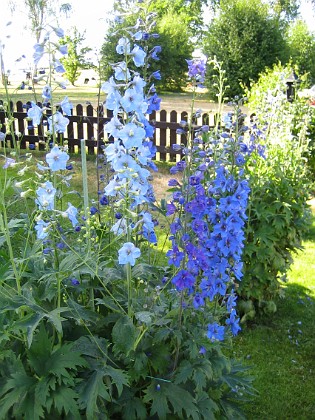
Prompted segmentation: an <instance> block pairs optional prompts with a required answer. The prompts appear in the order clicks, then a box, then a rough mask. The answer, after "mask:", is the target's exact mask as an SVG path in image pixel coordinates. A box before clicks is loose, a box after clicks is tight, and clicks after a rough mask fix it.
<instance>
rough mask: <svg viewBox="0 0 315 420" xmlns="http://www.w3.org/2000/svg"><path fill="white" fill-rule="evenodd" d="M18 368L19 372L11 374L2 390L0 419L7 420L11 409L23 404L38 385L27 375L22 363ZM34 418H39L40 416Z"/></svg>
mask: <svg viewBox="0 0 315 420" xmlns="http://www.w3.org/2000/svg"><path fill="white" fill-rule="evenodd" d="M16 366H17V367H18V369H19V370H18V371H17V372H15V373H12V374H11V377H10V378H9V379H8V380H7V381H6V383H5V385H4V386H3V388H2V389H1V390H0V396H1V400H0V419H7V418H8V411H9V410H10V409H11V407H13V406H14V405H15V404H21V403H22V402H23V401H24V399H25V398H27V396H29V395H30V390H31V389H32V387H33V386H34V385H35V384H36V379H35V378H32V377H30V376H28V375H27V374H26V372H25V370H24V368H23V365H22V363H19V364H18V365H16ZM39 411H41V410H40V408H39ZM39 414H40V413H39ZM34 418H39V415H38V416H37V417H34Z"/></svg>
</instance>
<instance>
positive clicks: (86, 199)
mask: <svg viewBox="0 0 315 420" xmlns="http://www.w3.org/2000/svg"><path fill="white" fill-rule="evenodd" d="M81 164H82V184H83V203H84V215H85V218H86V219H87V218H88V207H89V190H88V181H87V166H86V150H85V140H84V139H81Z"/></svg>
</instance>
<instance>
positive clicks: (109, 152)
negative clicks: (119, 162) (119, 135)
mask: <svg viewBox="0 0 315 420" xmlns="http://www.w3.org/2000/svg"><path fill="white" fill-rule="evenodd" d="M125 153H126V152H125V148H124V147H123V146H122V145H121V144H120V141H118V140H114V143H111V144H109V145H108V146H107V147H106V149H105V155H106V158H107V161H108V162H112V161H113V160H115V159H120V158H121V157H122V156H123V155H124V154H125Z"/></svg>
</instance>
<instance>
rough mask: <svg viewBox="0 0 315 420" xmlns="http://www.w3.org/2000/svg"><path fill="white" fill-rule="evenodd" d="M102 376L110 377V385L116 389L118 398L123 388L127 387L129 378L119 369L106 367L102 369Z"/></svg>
mask: <svg viewBox="0 0 315 420" xmlns="http://www.w3.org/2000/svg"><path fill="white" fill-rule="evenodd" d="M103 374H104V376H110V377H111V383H112V385H113V386H115V387H116V388H117V392H118V396H120V395H121V393H122V391H123V388H124V386H128V385H129V378H128V376H127V374H126V373H125V372H124V371H123V370H121V369H116V368H113V367H112V366H108V365H107V366H105V367H104V369H103Z"/></svg>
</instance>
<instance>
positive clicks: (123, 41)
mask: <svg viewBox="0 0 315 420" xmlns="http://www.w3.org/2000/svg"><path fill="white" fill-rule="evenodd" d="M116 52H117V54H129V53H130V41H129V39H128V38H126V37H122V38H120V39H119V41H118V44H117V47H116Z"/></svg>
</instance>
